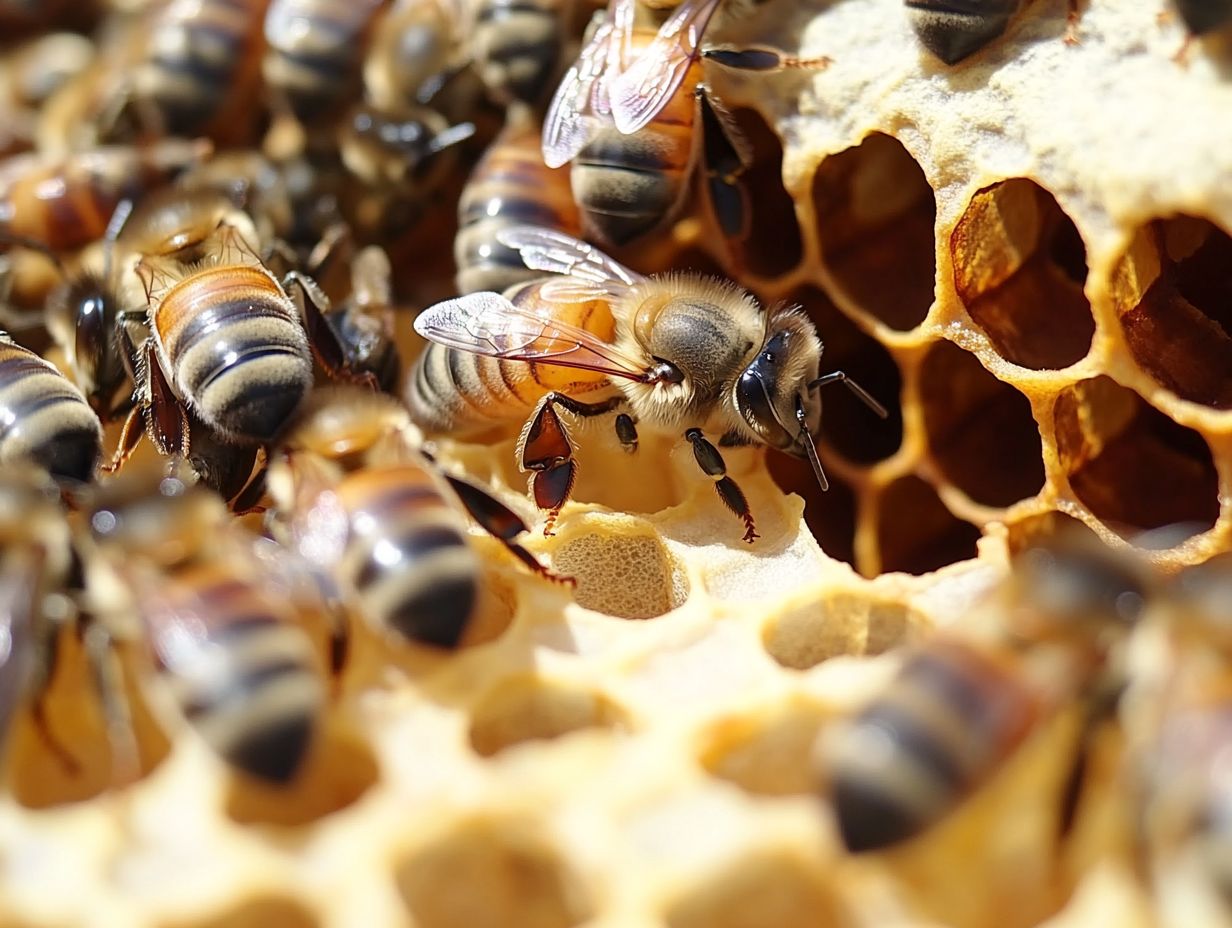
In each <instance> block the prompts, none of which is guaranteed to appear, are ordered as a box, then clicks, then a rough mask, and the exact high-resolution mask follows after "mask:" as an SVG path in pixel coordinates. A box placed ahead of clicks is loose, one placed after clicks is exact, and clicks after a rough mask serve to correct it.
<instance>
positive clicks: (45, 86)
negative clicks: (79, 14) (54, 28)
mask: <svg viewBox="0 0 1232 928" xmlns="http://www.w3.org/2000/svg"><path fill="white" fill-rule="evenodd" d="M93 61H94V43H93V42H91V41H90V40H89V39H87V38H86V37H85V36H83V35H78V34H77V33H75V32H53V33H50V34H48V35H44V36H39V37H38V38H35V39H31V40H30V41H28V42H26V43H25V44H23V45H21V46H18V47H16V48H13V49H10V50H8V51H7V53H6V55H5V58H4V61H3V62H2V63H0V157H3V156H8V155H12V154H17V153H18V152H22V151H27V150H29V149H31V148H33V147H34V143H35V137H36V134H37V129H38V121H39V114H40V112H41V111H42V108H43V106H44V105H45V104H46V103H47V101H48V99H50V98H51V97H52V96H53V95H54V94H56V93H57V92H58V91H59V90H60V88H61V87H63V86H64V85H65V84H67V83H68V82H70V81H71V80H72V79H73V78H74V77H75V76H76V75H78V74H80V73H82V72H83V71H85V70H86V69H87V68H88V67H89V66H90V64H91V63H92V62H93Z"/></svg>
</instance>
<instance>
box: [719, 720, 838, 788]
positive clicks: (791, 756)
mask: <svg viewBox="0 0 1232 928" xmlns="http://www.w3.org/2000/svg"><path fill="white" fill-rule="evenodd" d="M826 716H827V714H826V712H825V710H823V709H822V708H821V707H820V706H818V705H815V704H813V703H809V702H805V701H803V700H794V701H792V702H790V703H788V704H787V705H784V706H779V707H776V708H775V709H774V710H771V711H766V712H761V713H758V714H756V715H749V716H744V717H739V718H726V719H721V720H720V721H719V722H718V723H717V724H716V725H715V726H714V727H713V729H712V730H711V731H709V732H708V733H707V735H706V739H707V740H706V744H705V745H704V746H703V748H702V750H701V753H700V758H699V759H700V760H701V763H702V766H704V767H705V768H706V770H707V771H709V772H710V773H711V774H712V775H713V776H716V777H719V778H720V779H723V780H727V781H729V782H731V783H735V784H736V785H737V786H739V787H740V788H742V789H745V790H747V791H749V792H750V793H755V794H757V795H761V796H790V795H801V794H811V793H812V792H813V791H814V790H815V789H816V788H817V783H816V779H817V778H816V776H815V774H814V771H813V766H812V763H811V761H810V757H811V756H812V752H813V744H814V742H815V741H816V740H817V732H818V731H819V730H820V729H821V726H822V723H823V722H824V721H825V720H826Z"/></svg>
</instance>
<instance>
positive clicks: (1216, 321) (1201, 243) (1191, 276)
mask: <svg viewBox="0 0 1232 928" xmlns="http://www.w3.org/2000/svg"><path fill="white" fill-rule="evenodd" d="M1112 299H1113V305H1114V307H1115V308H1116V311H1117V315H1118V316H1119V317H1120V320H1121V328H1122V329H1123V330H1124V332H1125V341H1126V342H1127V343H1128V345H1129V350H1130V352H1131V353H1132V354H1133V356H1134V359H1135V360H1136V361H1137V362H1138V364H1139V365H1140V366H1141V367H1142V369H1143V370H1145V371H1146V372H1147V373H1148V374H1150V375H1151V376H1152V377H1153V378H1154V379H1155V380H1156V381H1157V382H1158V383H1160V384H1162V385H1163V386H1165V387H1167V388H1168V389H1169V390H1171V391H1172V392H1173V393H1175V394H1176V395H1177V396H1179V397H1181V398H1182V399H1186V400H1190V401H1192V402H1195V403H1201V404H1203V405H1204V406H1213V407H1215V408H1217V409H1227V408H1229V407H1232V238H1230V237H1229V236H1228V233H1227V232H1225V231H1224V230H1223V229H1220V228H1219V227H1217V226H1215V225H1214V224H1213V223H1211V222H1208V221H1207V220H1205V219H1197V218H1194V217H1192V216H1176V217H1173V218H1170V219H1157V220H1155V221H1154V222H1151V223H1148V224H1147V225H1145V226H1143V227H1142V228H1140V229H1138V231H1137V232H1136V233H1135V235H1134V238H1133V240H1132V242H1131V244H1130V247H1129V249H1128V250H1127V251H1126V253H1125V255H1124V256H1123V257H1122V258H1121V259H1120V261H1119V262H1118V263H1117V266H1116V268H1115V270H1114V271H1113V275H1112Z"/></svg>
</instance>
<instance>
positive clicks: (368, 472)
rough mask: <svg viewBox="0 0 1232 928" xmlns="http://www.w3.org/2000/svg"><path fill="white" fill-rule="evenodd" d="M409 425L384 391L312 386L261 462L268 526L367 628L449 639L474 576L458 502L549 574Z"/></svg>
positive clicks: (464, 619)
mask: <svg viewBox="0 0 1232 928" xmlns="http://www.w3.org/2000/svg"><path fill="white" fill-rule="evenodd" d="M409 425H410V417H409V416H408V414H407V411H406V409H405V408H404V407H403V406H402V405H401V404H399V403H398V402H397V401H395V400H393V399H392V398H390V397H388V396H384V395H382V394H372V393H365V392H363V391H358V390H320V391H317V392H316V393H315V394H314V395H313V397H312V398H311V400H310V401H309V403H308V405H307V406H306V407H305V410H304V412H303V414H302V415H301V416H300V418H299V419H298V420H297V421H296V423H295V424H294V426H293V427H292V428H291V429H290V431H289V432H288V433H287V434H286V436H285V437H284V438H283V440H282V441H281V442H280V444H279V447H278V451H277V453H276V454H275V456H274V458H273V460H272V461H271V463H270V469H269V478H268V484H269V489H270V493H271V495H272V497H273V499H274V502H275V506H276V509H277V512H278V513H279V519H278V521H276V523H275V534H276V536H277V537H279V538H280V540H282V541H283V542H284V543H285V544H286V545H287V546H288V547H289V548H291V549H293V550H295V551H298V552H299V553H300V554H302V555H303V556H304V557H305V559H307V560H308V561H310V562H311V563H314V564H323V565H325V566H326V567H327V569H329V570H330V571H331V572H332V573H333V575H334V577H335V579H336V580H337V582H338V585H339V587H340V588H341V590H342V593H343V597H344V598H345V599H346V600H347V601H349V603H350V604H351V605H352V606H353V608H354V609H355V611H356V612H358V613H359V614H360V615H361V616H362V617H363V618H364V620H365V621H366V622H368V623H369V624H370V625H371V626H372V627H373V628H374V629H376V630H377V631H379V632H383V633H389V634H392V635H395V636H399V637H401V638H403V639H405V640H408V641H412V642H418V643H420V644H428V645H434V646H437V647H442V648H453V647H457V646H458V644H459V643H460V642H461V640H462V638H463V636H464V635H465V632H466V629H467V626H468V624H469V622H470V620H471V618H472V615H473V613H474V610H475V605H476V602H477V599H478V593H479V583H480V576H481V571H480V564H479V560H478V558H477V556H476V554H475V552H474V551H473V550H472V548H471V547H470V545H469V544H468V543H467V540H466V526H465V524H464V521H463V519H462V516H461V513H460V512H459V511H458V510H459V504H461V507H462V508H464V509H465V510H466V511H467V512H469V513H470V514H471V516H473V517H474V518H475V519H476V521H478V522H479V524H480V525H481V526H482V527H483V528H484V529H485V530H487V531H488V532H490V533H491V534H492V535H494V536H495V537H496V538H497V539H498V540H500V541H501V542H502V543H503V544H505V546H506V547H507V548H508V549H509V550H510V551H511V552H512V553H513V554H514V556H516V557H517V558H518V559H519V560H520V561H521V562H522V563H523V564H525V565H526V566H527V567H529V568H530V569H531V570H533V571H535V572H536V573H539V574H540V575H542V576H544V577H547V578H549V579H553V580H558V579H560V578H557V577H556V576H555V575H553V574H552V573H551V572H550V571H548V570H547V569H546V568H544V567H542V566H541V565H540V564H539V562H538V561H536V560H535V558H534V556H533V555H531V554H530V553H529V552H528V551H526V550H525V549H524V548H522V547H521V546H520V545H519V544H517V542H516V541H514V539H515V538H516V537H517V536H518V535H520V534H521V533H522V532H524V531H526V525H525V523H523V522H522V520H521V519H519V518H518V517H517V515H516V514H514V513H513V512H512V511H510V510H509V509H508V508H506V507H505V506H504V505H503V504H501V503H500V502H498V501H497V500H495V499H493V498H492V497H491V496H489V495H488V494H487V493H485V492H483V491H482V490H480V489H479V488H478V487H475V486H472V485H471V484H469V483H466V482H465V481H462V480H459V479H456V478H450V477H448V476H446V475H442V474H439V473H438V472H437V471H436V469H435V467H434V466H432V465H430V464H429V462H428V461H427V460H426V459H425V458H424V457H423V456H422V455H421V454H420V453H419V452H418V451H417V450H415V448H414V446H413V445H412V444H411V443H410V439H409V438H408V436H407V430H408V428H409Z"/></svg>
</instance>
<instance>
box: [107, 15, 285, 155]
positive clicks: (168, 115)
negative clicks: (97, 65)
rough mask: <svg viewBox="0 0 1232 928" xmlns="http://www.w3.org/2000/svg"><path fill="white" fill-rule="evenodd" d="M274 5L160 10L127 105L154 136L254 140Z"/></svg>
mask: <svg viewBox="0 0 1232 928" xmlns="http://www.w3.org/2000/svg"><path fill="white" fill-rule="evenodd" d="M268 4H269V0H170V2H169V3H167V4H166V5H165V6H163V7H161V8H159V9H158V11H157V12H156V13H155V16H154V19H153V22H152V23H151V24H150V26H149V27H148V32H147V33H146V35H147V38H146V40H145V41H146V43H147V44H146V45H145V50H144V54H143V55H142V57H141V60H140V61H138V62H137V64H136V66H135V68H134V73H133V76H132V80H131V82H130V84H129V86H128V87H126V88H125V89H124V91H123V92H122V93H123V95H124V96H125V97H127V99H124V100H122V101H120V103H119V107H120V108H124V107H128V108H131V109H132V110H133V113H134V117H135V120H136V122H137V124H138V125H139V126H140V127H141V128H142V129H143V130H144V131H145V132H147V133H152V134H154V135H155V136H162V135H183V136H197V135H203V136H206V137H207V138H210V139H212V140H213V141H215V142H217V143H218V144H219V145H220V146H222V147H226V146H230V145H240V144H243V143H244V142H246V141H249V140H251V139H252V138H253V136H254V134H255V130H256V129H257V119H258V117H259V116H260V115H261V113H260V108H259V107H256V106H254V105H253V101H254V99H256V98H257V97H258V95H259V92H260V84H261V60H262V57H263V56H264V53H265V40H264V35H263V32H262V23H263V21H264V19H265V8H266V6H267V5H268Z"/></svg>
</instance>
